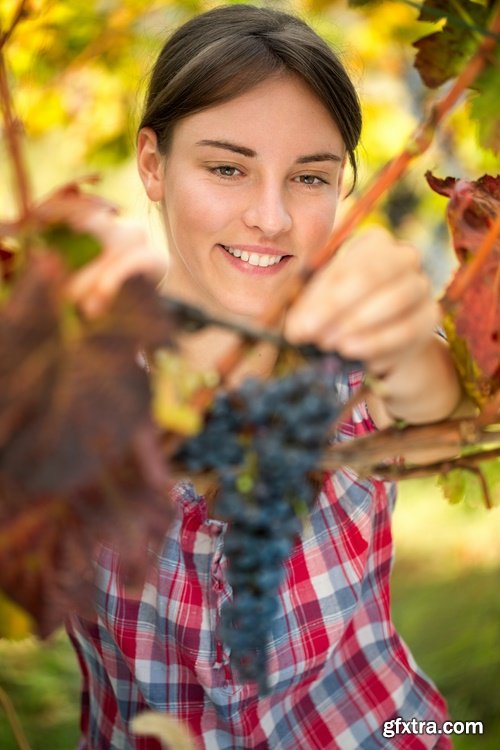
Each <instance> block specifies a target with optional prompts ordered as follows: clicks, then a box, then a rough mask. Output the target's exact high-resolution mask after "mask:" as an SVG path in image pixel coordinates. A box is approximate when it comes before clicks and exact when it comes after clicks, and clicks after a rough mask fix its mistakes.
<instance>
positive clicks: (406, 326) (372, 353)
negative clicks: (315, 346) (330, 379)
mask: <svg viewBox="0 0 500 750" xmlns="http://www.w3.org/2000/svg"><path fill="white" fill-rule="evenodd" d="M438 317H439V316H438V306H437V303H435V302H433V301H431V302H430V304H428V305H425V306H421V305H418V306H417V307H415V308H413V309H411V310H410V311H408V313H407V314H406V315H405V316H402V317H401V319H399V320H398V321H395V322H394V324H393V325H390V326H382V327H381V328H376V329H373V330H372V331H366V332H365V333H363V335H359V336H351V337H349V339H346V341H344V342H343V343H342V344H341V345H340V344H339V345H338V346H336V347H335V349H336V351H338V352H339V353H340V354H342V355H343V356H345V357H350V358H354V359H358V358H359V359H361V360H363V361H365V362H367V363H369V362H370V361H372V360H378V359H380V358H382V357H394V358H397V357H401V356H404V355H405V354H407V353H408V352H409V351H410V350H412V349H414V348H415V347H417V346H420V345H422V344H423V342H424V341H426V340H427V339H429V338H430V337H431V336H432V334H433V331H434V328H435V326H436V325H437V321H438Z"/></svg>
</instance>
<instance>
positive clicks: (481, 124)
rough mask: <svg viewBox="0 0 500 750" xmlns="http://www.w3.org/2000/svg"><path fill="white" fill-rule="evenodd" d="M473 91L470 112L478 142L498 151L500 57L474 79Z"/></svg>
mask: <svg viewBox="0 0 500 750" xmlns="http://www.w3.org/2000/svg"><path fill="white" fill-rule="evenodd" d="M474 89H475V93H473V94H472V96H471V106H470V114H471V117H472V118H473V120H474V122H475V123H476V125H477V129H478V135H479V142H480V144H481V146H482V147H483V148H487V149H491V151H493V153H494V154H498V153H499V152H500V112H499V92H500V59H499V54H498V46H497V62H496V64H494V63H493V64H491V65H489V66H488V67H487V68H486V70H485V71H484V72H483V73H482V75H480V76H479V78H477V79H476V81H475V84H474Z"/></svg>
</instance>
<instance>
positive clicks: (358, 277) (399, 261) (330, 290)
mask: <svg viewBox="0 0 500 750" xmlns="http://www.w3.org/2000/svg"><path fill="white" fill-rule="evenodd" d="M377 235H379V233H378V232H377ZM384 236H385V233H384ZM419 268H420V255H419V253H418V252H417V251H416V250H415V249H414V248H413V247H411V246H408V245H404V244H402V243H395V242H394V240H392V239H391V243H390V245H387V246H385V247H384V249H383V252H382V251H381V249H380V247H379V248H373V247H372V245H369V244H367V243H366V242H363V245H362V246H360V245H358V246H357V247H353V248H349V249H348V250H347V251H346V252H345V253H344V254H343V256H342V258H338V259H337V258H336V259H334V261H333V262H332V263H331V264H329V266H328V267H326V268H325V269H323V270H322V271H320V272H319V273H318V274H317V275H316V276H315V277H314V278H313V279H312V280H311V281H310V282H309V284H308V285H307V287H306V289H305V290H304V291H303V292H302V294H301V295H300V297H299V299H298V300H297V302H296V303H295V304H294V305H293V306H292V307H291V308H290V310H289V312H288V314H287V320H286V329H285V331H286V335H287V337H288V338H290V340H292V341H296V342H297V343H299V342H301V341H312V340H315V339H316V338H317V336H321V335H323V334H324V333H325V330H326V328H327V327H331V326H332V324H335V325H338V326H340V325H341V324H342V322H343V319H344V317H346V316H348V315H349V314H350V313H351V312H352V310H353V309H354V308H356V307H357V306H361V305H362V304H363V302H364V301H365V300H366V298H367V297H369V296H371V295H372V294H373V293H374V292H375V291H377V290H378V289H380V288H382V287H384V286H386V285H387V284H389V283H393V282H394V281H395V280H396V279H398V278H399V277H400V276H402V275H408V273H409V271H412V270H413V271H415V270H417V269H419Z"/></svg>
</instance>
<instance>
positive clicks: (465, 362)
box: [426, 172, 500, 404]
mask: <svg viewBox="0 0 500 750" xmlns="http://www.w3.org/2000/svg"><path fill="white" fill-rule="evenodd" d="M426 178H427V181H428V183H429V185H430V186H431V187H432V188H433V190H435V191H436V192H438V193H440V194H441V195H445V196H447V197H448V198H449V202H448V206H447V217H448V224H449V227H450V230H451V234H452V238H453V247H454V249H455V252H456V254H457V257H458V259H459V262H460V266H459V269H458V271H457V272H456V274H455V277H454V278H453V279H452V281H451V283H450V284H449V285H448V287H447V289H446V291H445V294H444V297H443V299H442V305H443V308H444V310H445V313H446V314H445V317H444V326H445V330H446V333H447V335H448V340H449V343H450V346H451V349H452V352H453V354H454V357H455V361H456V363H457V367H458V370H459V372H460V375H461V378H462V382H463V385H464V387H465V388H466V390H467V392H468V393H469V395H470V396H471V398H473V399H474V400H475V401H476V402H477V403H479V404H482V403H484V400H485V399H486V398H487V397H488V396H489V395H490V394H492V393H494V392H495V391H496V390H497V389H498V388H499V387H500V294H499V285H498V269H499V267H500V241H499V240H497V242H496V244H495V245H494V247H493V250H492V252H491V253H490V254H489V256H488V258H487V259H486V261H485V262H484V263H483V265H482V267H481V272H480V273H477V274H476V275H475V276H474V277H473V279H472V282H471V283H470V284H468V286H467V287H466V288H465V290H464V291H463V293H462V294H461V295H460V299H459V300H456V301H455V300H454V299H453V301H452V294H453V289H454V288H455V284H456V283H457V281H458V280H459V279H460V278H461V274H462V272H463V270H464V269H465V268H466V267H467V264H468V263H469V262H470V261H471V259H472V258H474V256H475V253H476V251H477V249H478V248H479V246H480V244H481V242H482V240H483V238H484V236H485V234H486V233H487V232H488V230H489V229H490V227H491V226H492V224H493V222H494V220H495V217H496V216H497V215H498V213H499V211H500V176H498V177H492V176H490V175H484V176H483V177H481V178H480V179H479V180H476V181H474V182H468V181H466V180H456V179H455V178H453V177H447V178H445V179H439V178H437V177H434V175H432V174H431V173H430V172H428V173H427V174H426Z"/></svg>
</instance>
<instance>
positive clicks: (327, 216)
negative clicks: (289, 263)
mask: <svg viewBox="0 0 500 750" xmlns="http://www.w3.org/2000/svg"><path fill="white" fill-rule="evenodd" d="M336 208H337V201H336V200H328V201H321V202H318V205H316V206H312V207H309V209H308V210H307V211H305V210H302V213H301V215H300V216H299V217H297V224H296V226H297V231H298V234H299V235H300V242H301V244H302V246H303V247H304V248H307V250H308V252H309V253H313V252H314V251H315V250H316V249H319V248H321V247H323V246H324V245H325V244H326V243H327V241H328V239H329V237H330V235H331V233H332V231H333V225H334V223H335V213H336Z"/></svg>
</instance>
